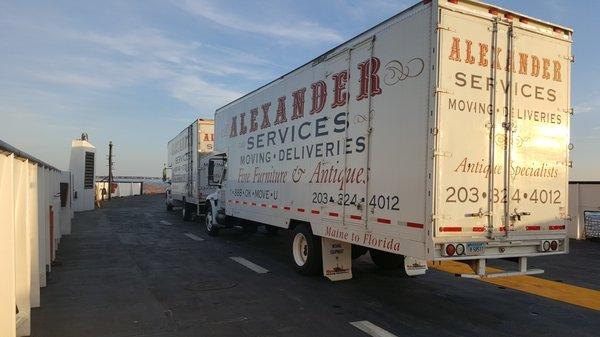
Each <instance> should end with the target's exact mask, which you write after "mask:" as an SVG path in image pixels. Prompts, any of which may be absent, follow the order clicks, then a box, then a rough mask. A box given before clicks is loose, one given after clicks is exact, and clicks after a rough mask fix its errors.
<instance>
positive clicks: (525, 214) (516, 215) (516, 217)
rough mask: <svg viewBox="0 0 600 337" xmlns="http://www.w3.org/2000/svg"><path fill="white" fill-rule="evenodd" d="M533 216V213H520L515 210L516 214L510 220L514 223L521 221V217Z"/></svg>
mask: <svg viewBox="0 0 600 337" xmlns="http://www.w3.org/2000/svg"><path fill="white" fill-rule="evenodd" d="M527 215H531V212H519V211H517V209H516V208H515V212H514V213H513V214H512V215H511V217H510V219H511V220H513V221H521V217H523V216H527Z"/></svg>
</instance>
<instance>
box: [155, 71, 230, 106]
mask: <svg viewBox="0 0 600 337" xmlns="http://www.w3.org/2000/svg"><path fill="white" fill-rule="evenodd" d="M167 89H168V90H169V92H170V93H171V95H172V96H173V97H175V98H177V99H179V100H181V101H183V102H186V103H187V104H189V105H190V106H193V107H195V108H197V109H205V110H208V111H211V112H212V111H214V110H215V109H216V108H218V107H219V106H221V105H224V104H225V103H227V102H230V101H233V100H234V99H236V98H238V97H240V96H242V95H241V94H240V93H239V92H236V91H233V90H229V89H225V88H221V87H217V86H214V85H211V84H209V83H207V82H205V81H203V80H202V79H200V78H198V77H194V76H181V77H179V78H177V79H175V80H173V81H171V82H170V83H169V84H168V85H167ZM200 112H201V113H203V112H205V111H200Z"/></svg>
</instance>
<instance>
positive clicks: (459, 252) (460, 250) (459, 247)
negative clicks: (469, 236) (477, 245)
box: [456, 243, 465, 255]
mask: <svg viewBox="0 0 600 337" xmlns="http://www.w3.org/2000/svg"><path fill="white" fill-rule="evenodd" d="M464 253H465V245H463V244H462V243H459V244H457V245H456V255H463V254H464Z"/></svg>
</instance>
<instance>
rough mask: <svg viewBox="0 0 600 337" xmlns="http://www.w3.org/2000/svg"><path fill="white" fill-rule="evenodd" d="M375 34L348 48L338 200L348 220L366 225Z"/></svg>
mask: <svg viewBox="0 0 600 337" xmlns="http://www.w3.org/2000/svg"><path fill="white" fill-rule="evenodd" d="M374 47H375V37H374V36H371V37H368V38H366V39H364V40H362V41H359V42H357V43H356V44H355V45H353V46H352V48H351V50H350V51H349V52H348V61H347V63H348V66H349V72H350V77H349V81H348V96H349V97H348V104H347V114H346V125H347V127H346V132H345V142H346V153H345V157H344V181H343V183H342V184H341V193H340V194H339V195H338V203H341V204H342V205H343V214H344V219H345V221H347V222H349V223H351V224H357V225H361V226H365V227H366V226H367V208H368V202H369V200H368V193H369V192H368V176H369V137H370V135H369V134H370V130H371V116H372V113H371V111H372V108H373V100H374V97H373V96H375V95H374V94H373V93H375V92H378V88H374V87H371V84H372V83H371V81H368V80H365V79H370V78H371V77H370V75H371V72H374V71H377V67H378V66H379V64H378V63H377V62H373V61H372V60H373V55H374V54H373V53H374Z"/></svg>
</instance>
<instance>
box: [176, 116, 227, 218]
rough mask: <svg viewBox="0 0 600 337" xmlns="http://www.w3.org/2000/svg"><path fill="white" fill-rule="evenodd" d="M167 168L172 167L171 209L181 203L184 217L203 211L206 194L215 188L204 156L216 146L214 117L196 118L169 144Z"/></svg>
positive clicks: (179, 205)
mask: <svg viewBox="0 0 600 337" xmlns="http://www.w3.org/2000/svg"><path fill="white" fill-rule="evenodd" d="M167 148H168V154H167V162H168V163H167V168H168V169H169V170H170V171H171V175H170V186H169V188H167V192H166V206H167V210H171V209H173V207H181V210H182V211H181V214H182V217H183V219H184V220H186V221H187V220H191V218H192V216H193V215H194V214H196V215H199V214H201V213H202V212H203V211H204V209H205V207H204V203H205V201H206V196H207V195H209V194H211V193H213V192H214V191H215V188H214V187H213V186H209V184H208V180H207V179H208V174H207V173H206V172H205V171H206V169H207V162H204V163H203V162H202V161H201V158H202V157H204V156H206V155H208V154H211V153H212V151H213V150H214V121H213V120H206V119H198V120H195V121H194V122H193V123H192V124H190V125H189V126H188V127H186V128H185V129H183V131H181V132H180V133H179V134H178V135H177V137H175V138H173V139H171V140H170V141H169V143H168V144H167Z"/></svg>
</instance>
